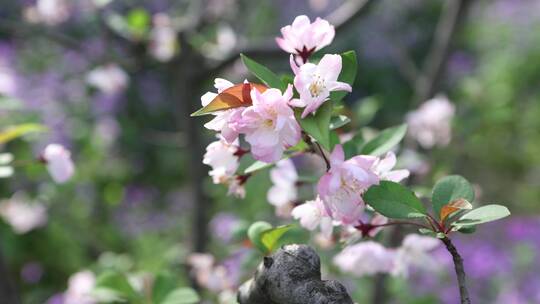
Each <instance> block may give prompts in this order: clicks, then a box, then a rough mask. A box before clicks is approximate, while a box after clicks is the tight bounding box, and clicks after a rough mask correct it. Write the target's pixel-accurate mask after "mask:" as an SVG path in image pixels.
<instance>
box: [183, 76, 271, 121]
mask: <svg viewBox="0 0 540 304" xmlns="http://www.w3.org/2000/svg"><path fill="white" fill-rule="evenodd" d="M252 88H255V89H257V90H258V91H259V92H261V93H262V92H264V91H266V90H267V89H268V87H267V86H265V85H263V84H259V83H250V82H247V83H240V84H235V85H234V86H232V87H230V88H228V89H226V90H225V91H223V92H221V93H219V94H218V95H217V96H216V98H214V99H213V100H212V101H211V102H210V103H209V104H208V105H206V106H205V107H203V108H202V109H200V110H198V111H196V112H194V113H192V114H191V116H201V115H206V114H210V113H212V112H216V111H222V110H227V109H232V108H238V107H246V106H250V105H251V103H252V101H251V96H250V92H251V89H252Z"/></svg>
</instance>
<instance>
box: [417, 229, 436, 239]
mask: <svg viewBox="0 0 540 304" xmlns="http://www.w3.org/2000/svg"><path fill="white" fill-rule="evenodd" d="M418 232H420V234H423V235H427V236H431V237H434V238H436V237H437V233H436V232H435V231H433V230H431V229H427V228H420V229H418Z"/></svg>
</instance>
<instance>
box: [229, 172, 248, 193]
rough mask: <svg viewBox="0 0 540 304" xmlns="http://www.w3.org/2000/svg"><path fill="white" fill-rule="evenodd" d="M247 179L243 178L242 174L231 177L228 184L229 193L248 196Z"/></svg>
mask: <svg viewBox="0 0 540 304" xmlns="http://www.w3.org/2000/svg"><path fill="white" fill-rule="evenodd" d="M244 183H245V180H244V179H243V178H242V176H234V177H233V178H231V179H230V180H229V181H228V182H227V185H228V186H229V190H228V191H227V195H232V196H235V197H237V198H245V197H246V188H245V187H244Z"/></svg>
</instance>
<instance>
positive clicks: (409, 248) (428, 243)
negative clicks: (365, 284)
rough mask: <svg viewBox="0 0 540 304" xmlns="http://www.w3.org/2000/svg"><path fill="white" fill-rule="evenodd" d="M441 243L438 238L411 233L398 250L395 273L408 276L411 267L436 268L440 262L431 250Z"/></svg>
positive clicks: (393, 272) (393, 271) (393, 270)
mask: <svg viewBox="0 0 540 304" xmlns="http://www.w3.org/2000/svg"><path fill="white" fill-rule="evenodd" d="M439 245H440V242H439V240H438V239H436V238H433V237H429V236H422V235H418V234H409V235H407V236H406V237H405V238H404V239H403V242H402V243H401V247H400V248H398V249H397V251H396V258H395V263H394V269H392V274H393V275H401V276H407V275H408V273H409V268H410V267H411V266H416V267H419V268H422V269H425V270H436V269H437V268H438V264H437V263H436V261H435V260H434V259H433V257H431V256H430V255H429V252H430V251H432V250H433V249H435V248H437V247H438V246H439Z"/></svg>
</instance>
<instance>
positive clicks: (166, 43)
mask: <svg viewBox="0 0 540 304" xmlns="http://www.w3.org/2000/svg"><path fill="white" fill-rule="evenodd" d="M153 21H154V27H153V28H152V30H151V32H150V45H149V47H150V54H151V55H152V56H154V58H156V59H157V60H159V61H162V62H166V61H169V60H171V59H172V58H173V57H174V55H175V53H176V49H177V45H178V42H177V40H176V30H175V29H174V27H173V26H172V22H171V19H170V18H169V16H167V15H166V14H163V13H159V14H156V15H154V18H153Z"/></svg>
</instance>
